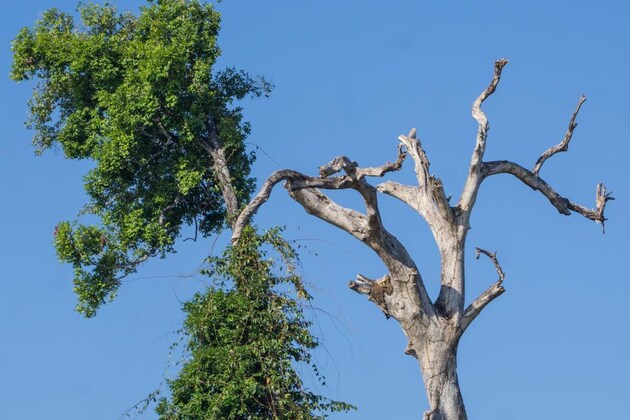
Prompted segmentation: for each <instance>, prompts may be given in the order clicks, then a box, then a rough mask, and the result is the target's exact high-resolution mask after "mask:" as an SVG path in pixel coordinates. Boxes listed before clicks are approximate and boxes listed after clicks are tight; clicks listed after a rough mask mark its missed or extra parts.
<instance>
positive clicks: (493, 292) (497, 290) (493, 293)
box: [459, 248, 505, 333]
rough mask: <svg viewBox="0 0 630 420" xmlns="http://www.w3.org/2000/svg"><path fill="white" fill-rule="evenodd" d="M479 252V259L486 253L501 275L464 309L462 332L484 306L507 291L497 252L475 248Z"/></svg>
mask: <svg viewBox="0 0 630 420" xmlns="http://www.w3.org/2000/svg"><path fill="white" fill-rule="evenodd" d="M475 250H476V252H477V254H476V258H477V259H479V257H480V256H481V254H484V255H486V256H488V258H490V260H491V261H492V263H493V264H494V267H495V269H496V270H497V274H498V275H499V279H498V280H497V281H496V282H495V283H494V284H493V285H492V286H490V287H489V288H488V289H487V290H486V291H485V292H483V293H482V294H481V295H479V297H478V298H477V299H475V301H474V302H473V303H471V304H470V305H469V306H468V308H466V310H465V311H464V314H463V316H462V319H461V321H460V324H459V325H460V329H461V331H462V333H463V332H464V331H466V328H468V326H469V325H470V323H471V322H472V321H473V320H474V319H475V318H477V316H478V315H479V314H480V313H481V311H482V310H483V308H485V307H486V306H487V305H488V304H489V303H490V302H492V301H493V300H494V299H496V298H498V297H499V296H501V295H502V294H503V292H505V288H504V287H503V285H502V283H503V279H505V273H504V272H503V269H502V268H501V264H499V260H498V259H497V254H496V252H489V251H486V250H485V249H481V248H475Z"/></svg>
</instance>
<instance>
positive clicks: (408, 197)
mask: <svg viewBox="0 0 630 420" xmlns="http://www.w3.org/2000/svg"><path fill="white" fill-rule="evenodd" d="M376 189H377V190H378V191H379V192H382V193H383V194H387V195H389V196H392V197H394V198H397V199H399V200H400V201H402V202H403V203H405V204H407V205H408V206H409V207H411V208H413V209H415V208H417V207H418V203H417V195H418V188H417V187H412V186H410V185H404V184H400V183H398V182H395V181H387V182H383V183H381V184H378V185H377V186H376Z"/></svg>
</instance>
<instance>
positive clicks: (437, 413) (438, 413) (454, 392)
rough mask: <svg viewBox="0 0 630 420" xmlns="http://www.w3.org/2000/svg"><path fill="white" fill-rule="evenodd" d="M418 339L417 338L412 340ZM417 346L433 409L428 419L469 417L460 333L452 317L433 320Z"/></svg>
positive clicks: (458, 419)
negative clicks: (459, 369)
mask: <svg viewBox="0 0 630 420" xmlns="http://www.w3.org/2000/svg"><path fill="white" fill-rule="evenodd" d="M412 341H415V340H412ZM419 341H420V342H418V343H417V344H416V345H415V346H416V348H419V349H420V352H419V353H418V354H417V357H418V361H419V363H420V368H421V370H422V379H423V381H424V387H425V390H426V392H427V398H428V400H429V405H430V408H431V409H430V410H429V411H426V412H425V413H424V417H423V418H424V420H466V419H467V416H466V409H465V407H464V400H463V398H462V394H461V392H460V389H459V382H458V380H457V343H458V341H459V334H458V333H457V331H456V330H455V328H453V327H452V322H451V320H449V319H445V318H441V317H439V318H437V319H436V320H431V323H430V326H429V328H428V331H426V334H425V335H424V336H422V337H421V338H420V340H419Z"/></svg>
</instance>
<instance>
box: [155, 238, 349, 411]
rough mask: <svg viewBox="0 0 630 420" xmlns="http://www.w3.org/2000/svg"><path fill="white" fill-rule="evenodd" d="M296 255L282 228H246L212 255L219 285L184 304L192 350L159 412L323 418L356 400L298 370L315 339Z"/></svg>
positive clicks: (212, 272) (305, 362)
mask: <svg viewBox="0 0 630 420" xmlns="http://www.w3.org/2000/svg"><path fill="white" fill-rule="evenodd" d="M266 248H271V249H273V250H274V251H275V254H277V255H278V256H279V258H280V259H281V260H283V261H284V263H285V265H286V267H287V269H286V273H285V274H284V275H278V274H274V271H277V270H274V268H275V267H274V262H273V259H270V258H269V256H268V251H266V250H265V249H266ZM296 257H297V256H296V254H295V251H294V250H293V249H292V248H291V246H290V245H289V244H288V243H287V242H285V241H284V240H283V239H282V238H281V237H280V235H279V232H278V231H277V230H272V231H270V232H267V233H265V234H263V235H257V234H256V233H255V232H254V229H253V228H247V229H246V230H245V232H244V234H243V236H242V237H241V239H240V240H239V242H238V244H237V245H235V246H233V247H231V248H229V249H228V250H227V251H226V253H225V254H224V256H223V258H215V259H212V260H211V270H210V271H209V273H208V274H210V275H212V276H213V277H215V278H218V279H220V281H219V285H218V286H217V287H213V288H210V289H209V290H208V291H207V292H205V293H198V294H197V295H195V297H194V298H193V299H192V300H191V301H190V302H188V303H186V304H185V305H184V310H185V312H186V313H187V319H186V322H185V325H184V331H185V334H186V335H187V337H188V346H187V350H188V352H189V354H190V357H189V359H188V360H187V362H186V363H185V364H184V367H183V369H182V371H181V373H180V375H179V377H178V378H176V379H175V380H172V381H170V382H169V384H170V387H171V393H172V398H171V400H170V401H169V400H167V399H162V400H161V401H160V403H159V405H158V407H157V410H156V411H157V412H158V414H160V418H161V419H164V420H174V419H258V418H264V419H296V420H298V419H321V418H324V417H326V413H327V412H331V411H333V412H334V411H347V410H350V409H353V408H354V407H352V406H351V405H349V404H346V403H342V402H337V401H331V400H328V399H326V398H324V397H322V396H320V395H317V394H315V393H313V392H310V391H308V390H307V389H304V387H303V384H302V381H301V380H300V377H299V376H298V374H297V372H296V364H297V365H304V366H309V365H311V355H310V350H312V349H314V348H315V347H316V346H317V345H318V343H317V341H316V340H315V338H314V337H313V336H312V335H311V334H310V332H309V330H308V327H309V326H310V323H309V322H308V321H306V320H305V319H304V317H303V313H302V308H301V306H300V304H299V302H298V301H297V300H296V299H295V298H294V297H293V296H294V295H297V296H298V298H301V299H305V300H308V299H310V297H309V296H308V294H307V293H306V291H305V290H304V288H303V285H302V282H301V279H300V277H299V276H297V275H296V274H295V272H294V266H295V261H296ZM312 367H313V368H314V369H315V373H316V374H317V375H318V373H317V369H316V368H315V366H314V365H313V366H312ZM318 376H319V375H318Z"/></svg>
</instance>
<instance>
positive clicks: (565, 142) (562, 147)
mask: <svg viewBox="0 0 630 420" xmlns="http://www.w3.org/2000/svg"><path fill="white" fill-rule="evenodd" d="M585 101H586V96H584V95H582V97H581V98H580V100H579V101H578V104H577V107H576V108H575V111H573V115H572V116H571V120H570V121H569V127H568V128H567V132H566V134H565V135H564V138H563V139H562V141H561V142H560V144H558V145H556V146H553V147H550V148H549V149H547V150H546V151H545V153H543V154H542V155H541V156H540V157H539V158H538V160H537V161H536V164H535V165H534V169H532V173H533V174H534V175H536V176H538V173H539V172H540V168H542V166H543V163H545V161H546V160H547V159H549V158H550V157H551V156H553V155H555V154H556V153H560V152H566V151H567V150H569V142H570V141H571V138H572V137H573V130H575V127H577V123H576V122H575V118H576V117H577V115H578V113H579V112H580V108H581V107H582V104H583V103H584V102H585Z"/></svg>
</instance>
